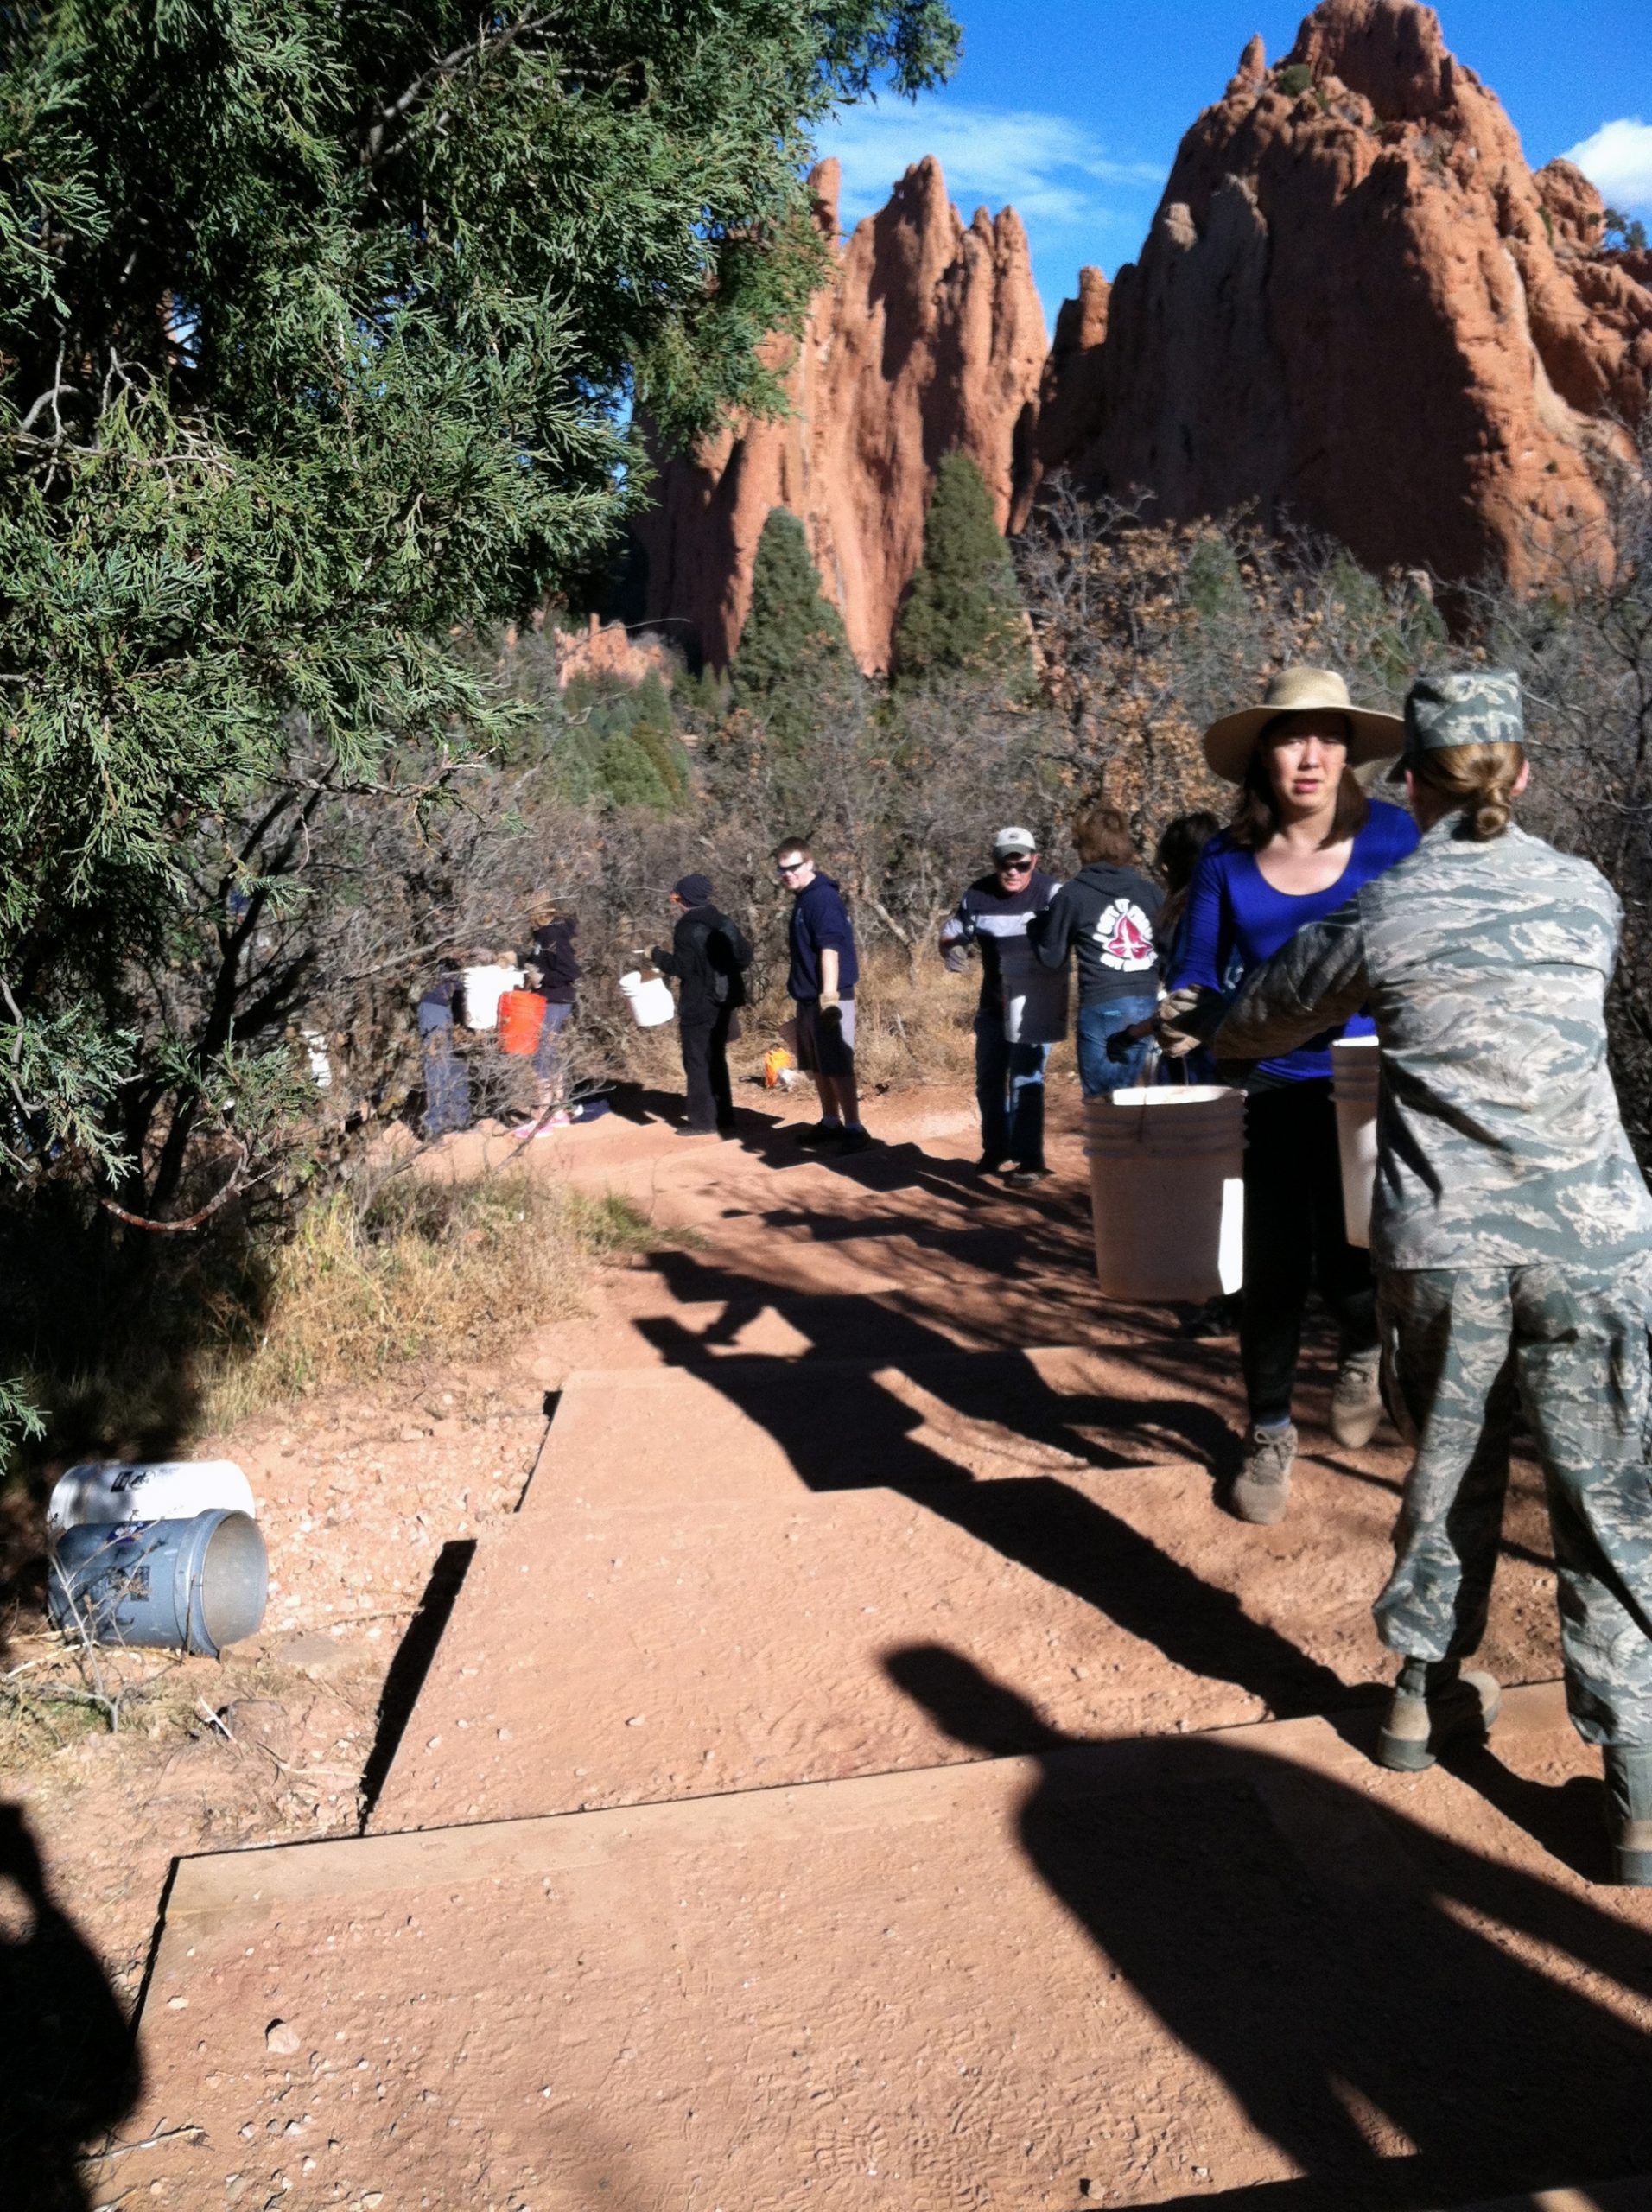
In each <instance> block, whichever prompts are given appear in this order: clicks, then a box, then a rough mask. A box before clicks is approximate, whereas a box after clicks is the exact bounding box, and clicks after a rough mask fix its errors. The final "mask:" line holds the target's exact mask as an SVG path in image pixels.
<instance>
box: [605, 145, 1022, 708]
mask: <svg viewBox="0 0 1652 2212" xmlns="http://www.w3.org/2000/svg"><path fill="white" fill-rule="evenodd" d="M810 182H811V185H812V187H813V188H814V191H815V194H816V207H817V211H818V217H819V220H820V221H821V224H822V226H823V228H824V229H825V231H826V233H827V235H828V237H829V239H830V240H831V242H832V245H833V247H834V251H837V190H838V175H837V164H836V162H822V163H821V165H820V167H819V168H817V169H816V171H815V172H814V175H813V176H812V177H811V179H810ZM1046 346H1047V340H1046V336H1045V324H1044V311H1043V308H1041V306H1040V305H1039V296H1038V292H1037V289H1036V288H1035V287H1034V284H1033V282H1032V264H1031V261H1030V259H1029V257H1028V253H1027V245H1026V232H1024V231H1023V230H1022V228H1021V224H1020V218H1019V217H1018V216H1017V215H1016V214H1015V213H1014V211H1013V209H1012V208H1006V209H1004V211H1003V212H1002V213H1001V214H1000V215H999V216H998V217H997V218H996V219H995V220H994V219H992V218H991V217H989V216H988V213H987V211H986V210H985V208H982V209H981V210H980V211H979V212H978V213H976V215H975V220H974V221H973V222H972V223H970V224H969V226H967V227H966V226H965V225H964V224H963V222H962V221H961V220H960V219H959V216H958V213H957V211H956V208H954V207H952V206H951V205H950V202H949V200H948V199H947V196H946V186H945V182H944V179H943V177H942V175H941V170H940V165H939V164H938V162H935V161H934V160H933V159H929V160H925V161H923V162H919V163H918V166H917V167H916V168H912V169H909V170H908V171H907V173H906V175H905V176H904V177H903V178H902V179H901V181H900V182H899V184H898V185H897V186H896V187H895V189H894V193H893V196H892V198H891V199H890V200H889V203H888V205H887V206H886V207H884V208H883V209H881V210H880V213H877V214H876V215H874V216H870V217H868V218H867V220H866V221H864V222H862V223H861V224H860V225H859V226H857V227H856V229H855V232H854V235H853V236H852V237H851V238H849V240H848V245H846V246H844V247H843V248H842V250H841V251H839V252H838V253H837V268H836V273H835V275H834V277H833V278H832V281H831V282H830V283H829V284H828V285H826V286H825V287H824V288H823V289H822V291H821V292H820V293H819V294H818V295H817V296H816V299H815V301H814V303H813V306H812V308H811V310H810V317H809V322H808V327H807V328H806V330H805V331H804V336H803V340H802V342H801V343H800V344H799V345H797V346H796V347H793V348H789V349H788V350H789V352H790V353H791V366H790V371H789V373H788V376H787V379H786V385H787V393H788V397H789V398H790V400H791V409H792V412H791V416H789V417H788V418H787V419H786V420H785V421H781V422H767V423H764V422H753V423H742V424H740V425H738V426H736V428H735V429H733V430H730V431H728V432H727V433H725V434H724V435H723V436H722V437H721V438H720V439H718V440H717V441H716V442H715V443H713V444H711V445H710V446H708V447H707V448H705V449H704V450H702V452H700V453H699V454H696V455H695V456H694V458H693V459H692V460H678V461H670V462H669V463H668V464H667V465H666V467H664V470H663V471H662V474H661V478H660V481H659V485H658V499H657V504H656V505H655V507H654V508H653V510H652V512H650V513H649V514H648V515H646V516H645V517H644V518H642V519H641V521H640V522H639V524H638V525H637V526H636V530H635V535H636V537H637V540H638V543H639V549H640V551H641V554H642V556H643V563H644V575H643V578H642V593H641V595H642V612H643V614H644V616H645V619H646V620H650V621H662V620H666V619H667V618H671V619H673V620H675V621H677V622H678V623H682V622H686V623H687V624H689V625H691V626H692V630H693V632H694V634H695V637H696V639H697V642H698V645H699V647H700V649H701V650H702V652H704V653H705V655H706V657H707V658H708V660H710V661H711V662H712V663H713V664H715V665H716V666H718V667H721V666H724V665H726V664H727V663H728V659H729V658H730V657H731V655H732V653H733V652H734V646H735V645H736V643H737V642H738V640H739V637H740V626H741V625H742V624H743V622H744V621H745V619H746V612H747V607H748V605H749V604H750V599H751V579H752V562H753V556H754V555H755V553H756V550H757V540H758V536H759V532H760V531H761V530H762V527H763V524H764V520H765V518H766V516H767V514H768V512H769V509H770V508H771V507H772V506H776V505H783V506H787V507H790V508H791V510H792V512H794V513H795V514H797V515H798V516H800V517H801V518H802V519H803V522H804V527H805V529H806V530H807V531H808V534H809V543H810V550H811V552H812V553H813V555H814V558H815V562H816V566H817V567H818V569H820V572H821V575H822V578H823V582H824V583H825V586H826V588H827V590H828V591H829V594H831V596H832V597H833V598H834V599H835V600H836V602H837V604H838V606H839V607H841V608H842V614H843V620H844V624H845V626H846V627H847V629H848V637H849V642H850V644H851V645H852V646H853V647H854V649H855V656H856V658H858V659H859V661H860V662H861V666H862V667H863V668H865V669H867V671H873V670H880V669H886V668H887V666H888V664H889V654H890V642H891V639H892V638H893V632H894V625H895V618H896V614H897V613H898V611H899V605H900V600H901V594H902V593H903V592H904V591H905V587H906V584H907V582H909V580H910V578H911V576H912V572H913V570H914V569H916V568H917V566H918V561H919V559H920V557H921V556H922V553H923V543H924V509H925V507H926V505H928V500H929V493H930V488H931V484H932V482H933V480H934V473H935V467H936V464H937V462H938V461H940V460H941V458H942V456H943V455H944V454H948V453H950V452H953V451H961V452H963V453H966V454H969V456H970V458H971V459H972V460H973V461H975V462H976V464H977V465H978V466H979V467H980V469H981V472H982V475H983V476H984V477H985V479H986V481H987V486H988V490H989V491H990V492H991V493H992V495H993V499H994V504H995V505H996V507H997V511H998V516H999V520H1000V523H1001V524H1005V523H1007V520H1008V519H1009V515H1010V508H1011V503H1012V498H1013V490H1014V483H1015V478H1016V472H1017V456H1018V454H1020V470H1021V474H1022V475H1023V477H1025V475H1026V473H1027V469H1028V467H1029V465H1030V458H1031V448H1030V447H1029V446H1028V444H1027V440H1028V438H1029V436H1030V434H1031V429H1032V422H1033V418H1034V416H1035V414H1036V412H1037V406H1038V395H1039V379H1040V376H1041V374H1042V372H1043V370H1044V365H1045V350H1046Z"/></svg>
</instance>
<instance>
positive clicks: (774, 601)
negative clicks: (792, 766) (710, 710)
mask: <svg viewBox="0 0 1652 2212" xmlns="http://www.w3.org/2000/svg"><path fill="white" fill-rule="evenodd" d="M854 675H855V664H854V661H853V660H852V658H850V654H849V647H848V638H847V637H846V636H845V634H844V630H843V618H842V615H841V614H840V613H838V611H837V609H836V607H834V606H833V605H832V603H831V601H829V599H828V598H827V597H826V596H825V594H823V591H822V590H821V588H820V572H819V570H818V569H816V566H815V564H814V562H813V561H812V560H811V559H810V554H809V541H808V539H807V538H806V537H804V528H803V524H802V523H800V522H799V521H798V519H797V516H796V515H794V514H792V513H791V512H788V510H787V509H786V508H785V507H771V508H770V510H769V513H768V518H767V520H766V522H765V523H764V524H763V530H762V534H761V536H760V537H759V539H758V541H757V556H756V558H755V560H754V561H753V563H752V605H751V611H750V613H748V614H747V617H746V626H745V628H744V629H743V630H742V631H741V632H740V645H739V648H738V650H737V651H736V652H735V655H734V663H733V665H732V667H731V668H730V670H729V697H730V700H731V702H732V703H733V705H734V706H735V707H736V708H743V709H746V711H747V713H749V714H751V715H753V716H754V717H755V718H756V719H757V720H758V721H760V722H761V723H762V724H763V726H764V728H766V731H767V732H768V734H769V735H770V737H771V738H772V741H774V743H775V744H776V745H777V746H778V747H782V748H783V749H785V751H787V752H789V753H794V754H798V755H801V754H802V753H804V752H805V751H806V750H807V747H808V745H809V741H810V737H811V736H812V735H813V734H815V732H816V730H817V729H818V728H820V726H821V723H822V721H823V719H824V718H826V717H828V716H829V715H834V714H836V712H837V710H838V709H839V707H840V706H841V704H842V699H843V696H844V694H845V693H846V692H847V691H848V690H849V689H850V688H851V687H852V684H853V682H854Z"/></svg>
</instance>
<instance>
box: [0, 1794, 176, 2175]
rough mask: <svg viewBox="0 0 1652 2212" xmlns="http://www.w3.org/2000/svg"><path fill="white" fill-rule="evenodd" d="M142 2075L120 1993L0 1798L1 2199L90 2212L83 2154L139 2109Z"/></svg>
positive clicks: (24, 1828) (23, 1826) (17, 1817)
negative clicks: (56, 1895) (62, 1905)
mask: <svg viewBox="0 0 1652 2212" xmlns="http://www.w3.org/2000/svg"><path fill="white" fill-rule="evenodd" d="M140 2078H141V2077H140V2072H139V2067H138V2060H137V2039H136V2037H135V2036H134V2035H133V2032H132V2029H131V2026H130V2023H129V2022H128V2020H127V2018H126V2016H125V2013H124V2011H123V2010H122V2008H121V2005H120V2002H119V2000H118V1998H117V1997H116V1995H115V1993H114V1991H113V1989H111V1986H110V1985H109V1982H108V1980H107V1979H106V1977H105V1974H104V1971H103V1968H102V1967H100V1966H99V1965H98V1961H97V1959H96V1958H95V1957H94V1956H93V1955H92V1951H91V1949H90V1948H89V1947H88V1946H87V1944H86V1942H85V1940H84V1938H83V1937H82V1936H81V1935H80V1934H79V1930H78V1929H76V1927H75V1926H74V1923H73V1921H71V1920H70V1919H69V1917H68V1916H67V1913H65V1912H64V1911H63V1910H62V1909H61V1908H60V1906H59V1905H58V1904H57V1903H56V1902H55V1900H54V1898H53V1897H52V1894H51V1891H50V1890H49V1889H48V1886H47V1881H46V1875H45V1870H44V1868H43V1867H42V1866H41V1858H40V1853H39V1850H38V1848H37V1847H36V1846H35V1840H34V1838H33V1837H32V1836H31V1835H30V1834H29V1827H28V1825H27V1823H26V1822H25V1821H24V1819H23V1817H22V1813H21V1811H20V1810H19V1808H17V1807H16V1805H6V1804H0V2177H3V2180H0V2201H3V2202H5V2203H7V2204H10V2205H16V2207H17V2208H18V2212H25V2208H27V2212H86V2208H87V2207H88V2206H89V2205H90V2203H91V2202H92V2200H91V2197H90V2196H88V2194H87V2191H86V2164H85V2161H84V2158H83V2153H84V2152H86V2149H87V2147H88V2146H90V2145H96V2144H97V2143H98V2141H99V2140H100V2139H102V2138H103V2137H105V2136H106V2135H107V2134H108V2133H109V2132H110V2131H111V2129H113V2128H114V2127H116V2126H118V2124H119V2123H120V2121H121V2120H123V2119H124V2117H125V2116H126V2114H127V2113H129V2112H130V2110H131V2108H132V2106H133V2104H134V2102H135V2101H136V2100H137V2093H138V2089H139V2087H140Z"/></svg>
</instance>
